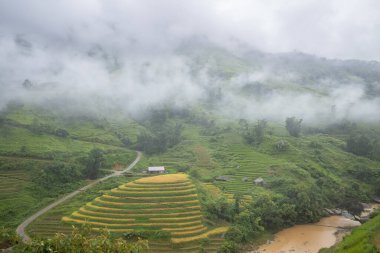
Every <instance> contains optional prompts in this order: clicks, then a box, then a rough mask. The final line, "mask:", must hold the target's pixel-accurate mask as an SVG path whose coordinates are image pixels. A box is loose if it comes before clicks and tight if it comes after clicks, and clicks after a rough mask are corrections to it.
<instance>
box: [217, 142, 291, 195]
mask: <svg viewBox="0 0 380 253" xmlns="http://www.w3.org/2000/svg"><path fill="white" fill-rule="evenodd" d="M223 153H224V154H225V156H226V157H229V159H230V160H233V161H234V162H235V163H236V164H238V165H237V166H236V168H234V169H233V173H231V174H230V175H227V176H228V177H229V178H230V179H232V180H230V181H218V182H216V184H217V185H218V186H219V187H220V188H222V189H225V191H227V192H230V193H242V194H249V193H250V192H251V191H252V189H253V187H254V184H253V180H255V179H256V178H258V177H263V178H264V179H265V178H266V177H268V176H270V174H271V167H272V166H281V165H284V164H286V161H283V160H280V159H275V158H273V157H271V156H269V155H266V154H262V153H259V152H257V151H255V150H254V149H252V148H250V147H247V146H246V145H244V144H240V143H234V144H230V145H228V146H227V147H225V148H224V150H223ZM243 179H245V180H243Z"/></svg>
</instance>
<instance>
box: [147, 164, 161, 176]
mask: <svg viewBox="0 0 380 253" xmlns="http://www.w3.org/2000/svg"><path fill="white" fill-rule="evenodd" d="M164 172H165V167H164V166H157V167H148V173H150V174H161V173H164Z"/></svg>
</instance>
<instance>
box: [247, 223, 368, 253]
mask: <svg viewBox="0 0 380 253" xmlns="http://www.w3.org/2000/svg"><path fill="white" fill-rule="evenodd" d="M360 225H361V224H360V222H358V221H353V220H350V219H347V218H345V217H343V216H330V217H325V218H322V219H321V220H320V221H319V222H317V223H313V224H305V225H296V226H293V227H290V228H287V229H284V230H281V231H280V232H278V233H277V234H275V237H274V240H273V241H269V242H268V243H267V244H265V245H261V246H260V247H259V248H258V249H256V250H254V251H250V252H251V253H259V252H266V253H268V252H269V253H271V252H273V253H277V252H284V253H285V252H307V253H317V252H318V251H319V250H320V249H321V248H328V247H331V246H333V245H334V244H336V243H337V239H338V236H337V235H338V234H339V233H340V232H338V231H343V230H347V229H351V228H354V227H357V226H360Z"/></svg>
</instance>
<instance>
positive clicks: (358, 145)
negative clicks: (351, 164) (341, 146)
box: [346, 134, 373, 156]
mask: <svg viewBox="0 0 380 253" xmlns="http://www.w3.org/2000/svg"><path fill="white" fill-rule="evenodd" d="M346 145H347V146H346V147H347V151H349V152H351V153H353V154H355V155H361V156H368V155H370V154H371V152H372V149H373V147H372V144H371V140H370V139H369V138H368V137H367V136H366V135H364V134H351V135H350V137H349V138H348V139H347V143H346Z"/></svg>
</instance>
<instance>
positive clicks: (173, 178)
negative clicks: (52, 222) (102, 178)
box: [62, 174, 227, 252]
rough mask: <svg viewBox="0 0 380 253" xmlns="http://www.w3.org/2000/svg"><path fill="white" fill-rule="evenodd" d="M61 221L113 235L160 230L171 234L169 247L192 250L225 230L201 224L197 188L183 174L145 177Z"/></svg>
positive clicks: (120, 187)
mask: <svg viewBox="0 0 380 253" xmlns="http://www.w3.org/2000/svg"><path fill="white" fill-rule="evenodd" d="M62 220H63V221H64V222H66V223H70V224H84V223H86V224H89V225H91V227H92V228H93V229H94V230H99V229H102V228H107V229H109V230H110V231H111V232H116V233H123V232H130V231H133V230H153V231H154V230H156V231H159V230H163V231H167V232H168V233H169V234H170V237H171V241H170V243H169V244H170V245H176V244H181V245H183V244H184V245H186V246H189V245H190V246H191V247H195V246H194V245H197V244H192V243H193V242H196V241H198V240H199V239H203V238H208V237H211V236H217V235H220V234H223V233H224V232H225V231H226V230H227V228H226V227H219V228H213V229H210V228H208V227H207V226H205V225H204V224H203V215H202V213H201V207H200V203H199V200H198V195H197V191H196V188H195V186H194V184H193V183H192V182H191V181H190V180H189V179H188V177H187V175H186V174H168V175H160V176H154V177H147V178H142V179H139V180H136V181H133V182H129V183H126V184H123V185H121V186H119V187H118V188H114V189H112V190H110V191H109V192H107V193H106V194H104V195H102V196H101V197H98V198H96V199H95V200H94V201H92V202H90V203H87V204H86V205H85V206H83V207H81V208H80V209H79V210H78V211H76V212H73V213H72V214H71V215H70V216H66V217H63V219H62ZM158 244H159V243H158ZM158 244H156V245H158ZM167 244H168V243H167V242H166V243H164V244H160V245H161V246H162V247H164V246H165V245H166V246H167ZM154 245H155V244H153V246H152V247H151V249H152V252H157V251H156V250H153V249H155V247H154ZM160 245H158V246H160ZM191 247H190V248H191ZM164 248H165V247H164ZM166 248H168V247H166ZM192 249H193V248H191V250H189V251H192ZM194 249H196V250H198V248H197V247H195V248H194ZM181 251H182V250H181ZM196 252H197V251H196Z"/></svg>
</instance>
